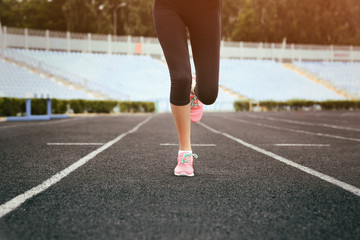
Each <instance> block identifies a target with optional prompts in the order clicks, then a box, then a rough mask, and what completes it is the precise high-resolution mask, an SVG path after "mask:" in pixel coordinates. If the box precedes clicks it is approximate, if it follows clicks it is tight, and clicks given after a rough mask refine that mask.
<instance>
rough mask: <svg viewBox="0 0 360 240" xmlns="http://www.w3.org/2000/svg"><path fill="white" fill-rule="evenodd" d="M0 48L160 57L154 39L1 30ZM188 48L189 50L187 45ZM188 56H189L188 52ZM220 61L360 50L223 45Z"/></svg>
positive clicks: (345, 54)
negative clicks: (0, 41) (0, 42)
mask: <svg viewBox="0 0 360 240" xmlns="http://www.w3.org/2000/svg"><path fill="white" fill-rule="evenodd" d="M1 32H2V34H1V35H3V37H2V39H3V41H2V46H3V48H6V47H18V48H25V49H42V50H57V51H59V50H60V51H67V52H71V51H78V52H94V53H96V52H102V53H108V54H113V53H115V54H129V55H133V54H140V55H157V56H161V55H163V53H162V50H161V47H160V44H159V42H158V40H157V39H156V38H151V37H132V36H113V35H102V34H91V33H87V34H86V33H70V32H58V31H49V30H36V29H26V28H25V29H23V28H7V27H6V26H4V27H3V28H2V31H1ZM189 46H191V45H190V44H189ZM189 54H190V56H192V51H191V48H189ZM220 55H221V57H222V58H240V59H259V60H262V59H269V60H276V61H308V60H311V61H360V46H333V45H326V46H325V45H304V44H287V43H286V41H283V42H282V43H253V42H231V41H222V43H221V52H220Z"/></svg>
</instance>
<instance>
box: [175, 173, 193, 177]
mask: <svg viewBox="0 0 360 240" xmlns="http://www.w3.org/2000/svg"><path fill="white" fill-rule="evenodd" d="M174 174H175V176H184V177H193V176H194V174H193V173H192V174H186V173H184V172H182V173H174Z"/></svg>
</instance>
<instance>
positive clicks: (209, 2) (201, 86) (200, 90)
mask: <svg viewBox="0 0 360 240" xmlns="http://www.w3.org/2000/svg"><path fill="white" fill-rule="evenodd" d="M197 3H198V4H199V5H197V6H196V7H198V8H200V5H201V11H199V9H197V8H196V7H194V6H191V3H190V4H189V6H188V9H190V10H189V11H193V12H191V14H189V15H187V17H186V23H187V25H188V28H189V32H190V40H191V47H192V52H193V58H194V64H195V69H196V88H195V94H196V96H197V97H198V98H199V99H200V101H201V102H202V103H204V104H207V105H209V104H212V103H214V102H215V100H216V98H217V94H218V88H219V61H220V41H221V11H220V10H221V1H220V0H206V1H203V2H201V1H198V2H197Z"/></svg>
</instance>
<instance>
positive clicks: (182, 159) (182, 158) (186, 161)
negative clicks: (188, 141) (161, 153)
mask: <svg viewBox="0 0 360 240" xmlns="http://www.w3.org/2000/svg"><path fill="white" fill-rule="evenodd" d="M194 157H195V158H197V157H198V156H197V155H196V154H193V153H191V152H183V153H180V154H179V155H178V158H177V166H176V167H175V170H174V174H175V175H176V176H186V177H192V176H194V168H193V163H194Z"/></svg>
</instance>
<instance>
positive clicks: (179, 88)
mask: <svg viewBox="0 0 360 240" xmlns="http://www.w3.org/2000/svg"><path fill="white" fill-rule="evenodd" d="M190 88H191V75H190V76H185V75H184V76H176V77H172V78H171V93H170V102H171V103H172V104H174V105H179V106H182V105H186V104H188V103H189V101H190V98H189V93H190Z"/></svg>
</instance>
